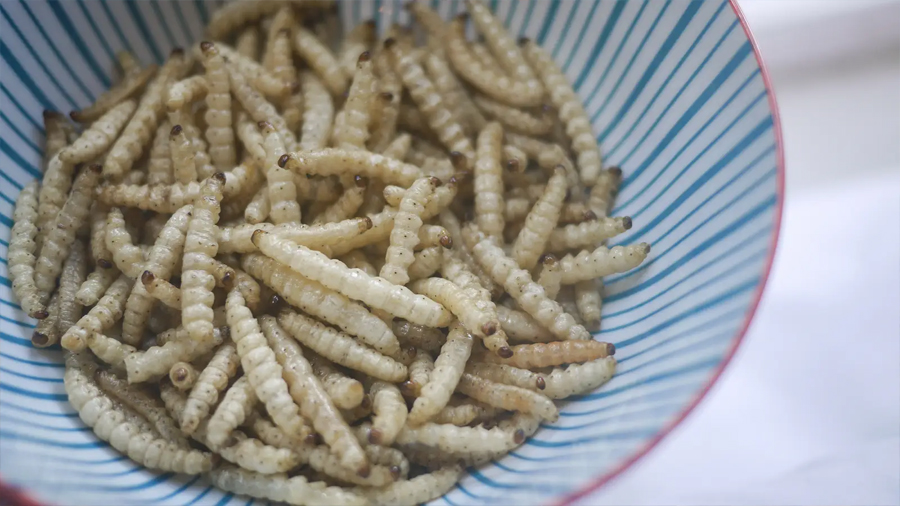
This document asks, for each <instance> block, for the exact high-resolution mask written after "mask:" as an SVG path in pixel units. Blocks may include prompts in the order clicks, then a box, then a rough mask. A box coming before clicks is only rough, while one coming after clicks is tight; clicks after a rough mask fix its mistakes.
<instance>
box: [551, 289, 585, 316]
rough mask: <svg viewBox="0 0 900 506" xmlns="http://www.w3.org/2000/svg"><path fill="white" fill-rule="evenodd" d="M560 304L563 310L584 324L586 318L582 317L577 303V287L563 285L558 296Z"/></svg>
mask: <svg viewBox="0 0 900 506" xmlns="http://www.w3.org/2000/svg"><path fill="white" fill-rule="evenodd" d="M556 300H557V302H559V305H560V306H562V308H563V311H565V312H566V313H568V314H570V315H572V317H573V318H575V321H576V322H577V323H579V324H581V325H584V320H582V319H581V313H579V312H578V305H577V304H575V287H574V286H572V285H568V286H562V287H560V290H559V295H558V296H557V297H556Z"/></svg>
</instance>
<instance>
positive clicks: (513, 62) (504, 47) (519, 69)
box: [466, 0, 539, 86]
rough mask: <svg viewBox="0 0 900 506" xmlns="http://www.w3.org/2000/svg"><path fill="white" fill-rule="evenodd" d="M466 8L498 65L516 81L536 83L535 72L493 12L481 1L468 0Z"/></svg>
mask: <svg viewBox="0 0 900 506" xmlns="http://www.w3.org/2000/svg"><path fill="white" fill-rule="evenodd" d="M466 7H467V9H468V13H469V15H470V16H471V17H472V21H473V22H474V23H475V26H476V27H477V28H478V31H479V32H480V33H481V35H482V36H483V37H484V42H485V44H487V46H488V47H489V48H490V50H491V53H492V54H493V56H494V57H495V58H496V60H497V63H499V64H500V66H501V67H503V69H504V70H505V71H506V72H507V73H508V74H509V75H510V76H512V77H513V78H514V79H517V80H520V81H525V82H529V81H534V80H535V74H534V71H533V70H532V69H531V67H530V66H529V65H528V62H527V61H526V60H525V57H524V56H523V55H522V51H521V50H520V49H519V48H518V47H517V46H516V42H515V39H513V37H512V36H510V34H509V33H508V32H507V31H506V29H505V28H504V27H503V24H502V22H501V21H500V20H499V19H497V18H496V17H494V14H493V13H491V10H490V9H489V8H488V7H487V6H485V5H484V4H483V3H482V2H480V1H479V0H466ZM538 86H539V85H538Z"/></svg>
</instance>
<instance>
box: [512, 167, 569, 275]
mask: <svg viewBox="0 0 900 506" xmlns="http://www.w3.org/2000/svg"><path fill="white" fill-rule="evenodd" d="M566 187H567V183H566V174H565V170H564V169H562V168H557V169H556V170H555V171H554V172H553V175H552V176H551V177H550V180H549V181H547V186H546V188H545V189H544V193H543V195H541V198H540V199H538V201H537V202H535V204H534V206H532V208H531V211H529V212H528V216H526V217H525V226H524V227H523V228H522V231H521V232H519V236H518V237H516V242H515V244H513V248H512V258H513V259H514V260H515V261H516V263H517V264H518V265H519V266H520V267H521V268H523V269H529V270H530V269H533V268H534V266H535V265H537V262H538V259H539V258H540V256H541V255H542V254H543V253H544V250H545V247H546V245H547V244H548V240H549V239H550V237H551V236H552V234H553V231H554V228H556V224H557V223H558V222H559V213H560V209H562V203H563V200H565V198H566ZM550 243H551V244H552V241H551V242H550Z"/></svg>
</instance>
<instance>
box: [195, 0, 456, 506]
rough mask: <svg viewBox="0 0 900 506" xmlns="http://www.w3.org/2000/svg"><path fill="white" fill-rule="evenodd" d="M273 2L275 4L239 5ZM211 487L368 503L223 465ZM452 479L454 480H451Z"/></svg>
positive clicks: (354, 505)
mask: <svg viewBox="0 0 900 506" xmlns="http://www.w3.org/2000/svg"><path fill="white" fill-rule="evenodd" d="M238 3H253V4H256V3H262V4H266V3H275V2H247V1H244V2H238ZM207 476H208V478H209V480H210V481H211V482H212V484H213V485H214V486H216V487H217V488H220V489H222V490H225V491H227V492H231V493H234V494H241V495H248V496H252V497H258V498H261V499H269V500H272V501H276V502H285V503H288V504H309V505H328V504H344V505H347V506H364V505H365V504H368V501H367V500H366V498H365V497H363V496H362V495H359V494H357V493H354V492H351V491H348V490H345V489H343V488H340V487H333V486H327V485H326V484H325V483H322V482H309V481H307V479H306V478H304V477H303V476H294V477H293V478H288V477H287V475H285V474H281V473H277V474H260V473H256V472H253V471H248V470H246V469H241V468H240V467H237V466H232V465H222V466H219V467H217V468H216V469H215V470H214V471H211V472H210V473H208V474H207ZM454 479H455V477H454Z"/></svg>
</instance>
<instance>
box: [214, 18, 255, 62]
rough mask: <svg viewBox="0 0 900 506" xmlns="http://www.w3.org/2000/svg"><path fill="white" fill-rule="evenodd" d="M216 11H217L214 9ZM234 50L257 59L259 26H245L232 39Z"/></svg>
mask: <svg viewBox="0 0 900 506" xmlns="http://www.w3.org/2000/svg"><path fill="white" fill-rule="evenodd" d="M216 12H218V11H216ZM234 50H235V51H237V52H238V54H240V55H241V56H246V57H247V58H250V59H251V60H258V59H259V26H258V25H248V26H245V27H244V28H243V29H242V30H241V32H240V33H239V34H238V36H237V38H236V39H235V41H234Z"/></svg>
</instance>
